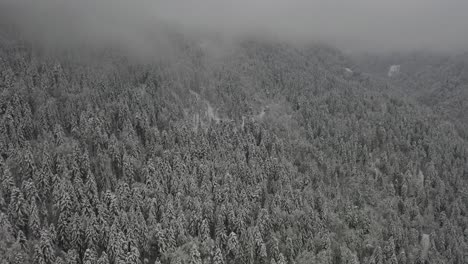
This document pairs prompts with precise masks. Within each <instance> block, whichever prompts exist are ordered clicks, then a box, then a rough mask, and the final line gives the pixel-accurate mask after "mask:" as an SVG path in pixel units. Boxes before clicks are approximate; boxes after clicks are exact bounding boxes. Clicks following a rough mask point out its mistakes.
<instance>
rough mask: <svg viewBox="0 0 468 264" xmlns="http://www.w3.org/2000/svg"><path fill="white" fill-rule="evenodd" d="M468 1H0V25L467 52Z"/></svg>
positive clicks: (115, 38) (67, 33) (87, 37)
mask: <svg viewBox="0 0 468 264" xmlns="http://www.w3.org/2000/svg"><path fill="white" fill-rule="evenodd" d="M466 13H468V1H466V0H444V1H442V0H393V1H383V0H288V1H286V0H236V1H231V0H132V1H126V0H0V17H1V19H0V21H1V22H2V23H3V24H6V23H14V24H16V25H18V26H19V27H20V28H21V29H22V31H24V32H26V34H27V35H28V36H30V37H35V38H38V39H41V40H42V41H46V42H48V43H50V44H57V43H58V44H60V43H62V44H67V43H70V42H86V43H94V44H95V43H101V44H102V43H121V44H123V45H127V46H132V47H135V48H138V49H145V46H146V45H148V42H149V40H148V36H153V37H154V38H153V37H152V38H151V40H155V39H159V41H162V40H161V35H159V33H158V32H160V31H161V30H163V29H162V28H164V29H166V28H167V27H177V28H178V29H179V30H180V31H182V32H184V33H187V34H195V35H196V34H198V33H202V32H203V33H209V34H211V33H217V34H221V35H224V36H230V37H233V36H235V37H236V36H245V35H265V36H271V37H276V38H280V39H282V40H286V41H293V42H307V41H315V42H317V41H320V42H328V43H331V44H333V45H335V46H337V47H339V48H341V49H343V50H345V51H351V52H352V51H359V52H362V51H369V52H380V51H409V50H420V49H425V50H434V51H444V52H447V51H449V52H452V51H453V52H461V51H466V50H467V49H468V34H466V29H467V28H468V16H466Z"/></svg>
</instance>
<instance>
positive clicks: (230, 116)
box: [0, 37, 468, 264]
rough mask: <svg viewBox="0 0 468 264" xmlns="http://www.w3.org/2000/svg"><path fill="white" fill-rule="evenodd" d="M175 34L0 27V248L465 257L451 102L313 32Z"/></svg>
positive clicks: (112, 257) (50, 255) (172, 256)
mask: <svg viewBox="0 0 468 264" xmlns="http://www.w3.org/2000/svg"><path fill="white" fill-rule="evenodd" d="M175 43H177V45H174V50H175V51H176V52H175V53H176V54H177V55H176V56H173V58H171V59H169V60H165V59H160V60H151V61H138V60H133V59H132V58H130V57H127V56H125V55H123V54H122V53H120V52H119V51H118V50H110V51H109V50H106V51H105V52H104V51H101V50H99V51H93V52H91V51H89V52H84V53H82V52H71V51H63V52H54V53H51V52H48V51H45V50H42V49H41V48H38V47H35V46H34V45H30V43H28V42H24V41H19V40H15V39H11V38H6V37H5V38H2V39H1V41H0V263H2V264H3V263H5V264H6V263H37V264H55V263H67V264H81V263H83V264H113V263H115V264H120V263H129V264H130V263H158V264H159V263H161V264H169V263H170V264H175V263H177V264H188V263H190V264H201V263H210V264H211V263H213V264H231V263H252V264H254V263H255V264H256V263H259V264H260V263H269V264H274V263H276V264H286V263H288V264H289V263H296V264H306V263H317V264H319V263H320V264H322V263H324V264H339V263H348V264H351V263H352V264H357V263H362V264H383V263H391V264H396V263H401V264H410V263H467V262H468V207H467V205H468V185H467V179H468V142H467V141H466V137H463V136H462V135H460V130H459V129H457V124H456V123H454V122H455V121H453V120H457V119H447V118H445V116H444V115H443V114H442V113H440V112H438V111H436V110H434V109H430V108H428V107H427V106H425V105H424V104H423V103H421V102H420V101H418V100H413V99H412V98H410V97H408V98H407V97H401V96H396V95H395V94H394V93H393V92H392V89H393V88H395V87H398V89H403V88H404V85H406V84H407V82H401V83H395V82H393V81H391V80H385V79H383V78H378V77H375V78H374V77H373V75H372V74H366V73H359V71H358V70H357V66H353V65H355V64H353V62H352V60H351V59H349V58H348V57H347V56H346V55H344V54H342V53H340V52H339V51H338V50H335V49H334V48H330V47H327V46H324V45H311V46H307V47H304V46H303V47H296V46H293V45H289V44H284V43H281V42H274V41H261V40H243V41H239V42H236V43H235V45H232V46H230V48H229V52H227V51H223V52H222V55H219V54H218V55H214V54H212V53H210V50H209V49H207V48H206V46H205V45H200V43H199V42H197V41H194V40H190V39H184V38H182V37H180V38H178V37H177V40H176V41H175ZM356 65H358V64H356ZM346 68H351V70H346ZM460 80H461V81H464V80H465V79H460ZM465 87H466V83H465ZM395 89H397V88H395ZM465 90H466V89H465ZM449 120H452V121H453V122H450V121H449Z"/></svg>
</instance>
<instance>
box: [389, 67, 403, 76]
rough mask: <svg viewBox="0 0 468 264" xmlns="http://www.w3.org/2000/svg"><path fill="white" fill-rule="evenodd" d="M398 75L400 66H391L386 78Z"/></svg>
mask: <svg viewBox="0 0 468 264" xmlns="http://www.w3.org/2000/svg"><path fill="white" fill-rule="evenodd" d="M399 73H400V65H392V66H390V68H389V69H388V77H393V76H396V75H398V74H399Z"/></svg>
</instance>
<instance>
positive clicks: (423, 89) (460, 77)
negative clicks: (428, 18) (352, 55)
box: [356, 52, 468, 139]
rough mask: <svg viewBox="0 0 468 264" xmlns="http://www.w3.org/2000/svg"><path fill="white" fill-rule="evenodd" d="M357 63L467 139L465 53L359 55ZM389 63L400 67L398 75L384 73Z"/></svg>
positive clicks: (467, 70)
mask: <svg viewBox="0 0 468 264" xmlns="http://www.w3.org/2000/svg"><path fill="white" fill-rule="evenodd" d="M356 61H357V62H358V63H357V64H358V65H359V66H360V67H362V68H363V69H364V71H367V72H371V73H372V74H375V75H376V76H379V77H380V78H384V79H386V80H387V81H389V82H390V83H391V84H393V85H394V87H393V88H394V89H393V90H395V87H399V88H397V89H396V90H398V92H399V93H400V94H401V95H406V96H410V97H413V98H414V99H415V100H417V101H418V102H419V103H421V104H423V105H426V106H428V107H430V108H431V109H433V110H434V111H435V112H437V113H438V114H440V115H442V116H443V117H444V118H447V119H450V120H452V121H453V123H454V124H455V125H456V126H457V129H458V132H459V133H460V135H461V136H462V137H464V138H465V139H467V138H468V134H467V132H466V131H467V130H468V115H467V113H468V53H462V54H457V55H447V54H445V55H444V54H432V53H427V52H426V53H424V52H414V53H402V54H390V55H386V56H379V55H366V56H358V58H357V59H356ZM392 64H398V65H400V66H401V72H400V74H398V75H397V76H394V77H391V78H388V76H386V74H387V72H388V67H390V65H392Z"/></svg>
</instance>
